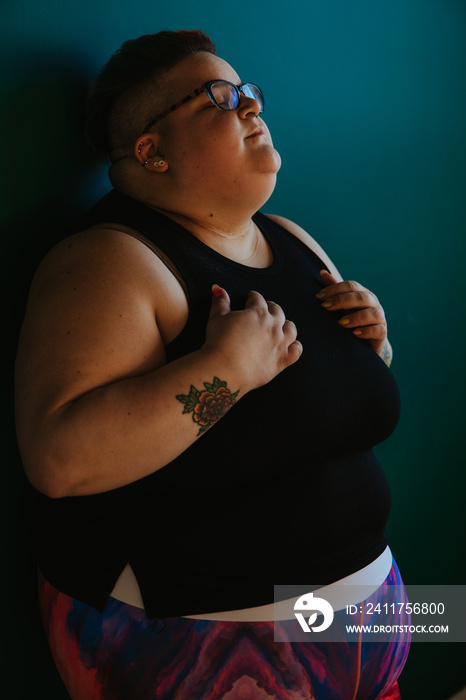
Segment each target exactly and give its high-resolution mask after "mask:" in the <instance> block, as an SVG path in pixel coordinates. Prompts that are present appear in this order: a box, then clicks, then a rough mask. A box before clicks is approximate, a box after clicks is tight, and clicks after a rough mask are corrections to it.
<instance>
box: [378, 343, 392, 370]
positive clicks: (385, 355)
mask: <svg viewBox="0 0 466 700" xmlns="http://www.w3.org/2000/svg"><path fill="white" fill-rule="evenodd" d="M380 357H381V358H382V360H383V361H384V362H385V364H386V365H387V367H390V365H391V364H392V359H393V352H392V349H391V347H390V343H389V342H388V341H385V345H384V346H383V348H382V354H381V356H380Z"/></svg>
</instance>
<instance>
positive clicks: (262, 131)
mask: <svg viewBox="0 0 466 700" xmlns="http://www.w3.org/2000/svg"><path fill="white" fill-rule="evenodd" d="M262 134H265V129H264V128H263V127H262V126H258V127H257V129H254V131H253V132H252V133H251V134H249V136H246V139H252V138H254V137H255V136H262ZM246 139H245V140H246Z"/></svg>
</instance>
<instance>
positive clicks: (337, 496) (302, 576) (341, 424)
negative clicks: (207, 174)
mask: <svg viewBox="0 0 466 700" xmlns="http://www.w3.org/2000/svg"><path fill="white" fill-rule="evenodd" d="M254 221H255V222H256V224H257V225H258V226H259V228H260V229H261V231H262V233H263V234H264V236H265V237H266V239H267V241H268V243H269V245H270V247H271V250H272V252H273V263H272V264H271V265H270V266H269V267H267V268H251V267H248V266H245V265H242V264H240V263H237V262H233V261H231V260H229V259H227V258H225V257H223V256H222V255H220V254H219V253H217V252H215V251H213V250H212V249H210V248H209V247H208V246H206V245H205V244H203V243H202V242H201V241H199V240H198V239H197V238H196V237H195V236H193V235H192V234H191V233H190V232H188V231H187V230H186V229H184V228H183V227H182V226H180V225H179V224H177V223H175V222H174V221H172V220H171V219H169V218H167V217H165V216H163V215H162V214H160V213H158V212H156V211H154V210H152V209H150V208H149V207H146V206H145V205H143V204H141V203H139V202H136V201H135V200H133V199H130V198H129V197H126V196H124V195H121V194H119V193H117V192H115V191H112V192H110V193H109V194H108V195H106V196H105V197H104V198H103V199H102V200H100V202H98V203H97V205H96V206H95V207H93V209H91V210H90V212H88V214H87V215H86V216H85V217H84V219H83V220H81V221H80V222H79V229H78V228H77V230H82V229H84V228H87V227H89V226H92V225H95V224H99V223H104V222H106V223H110V222H111V223H115V224H125V225H127V226H131V227H132V228H133V229H135V230H136V231H138V232H140V233H142V234H143V235H145V236H146V237H147V238H148V239H150V240H151V241H152V242H153V243H154V244H155V245H156V246H157V247H158V248H159V249H161V250H162V251H163V252H164V253H166V255H167V256H168V257H169V258H170V259H171V261H172V262H173V263H174V264H175V266H176V267H177V269H178V271H179V272H180V273H181V275H182V277H183V279H184V281H185V284H186V288H187V294H188V302H189V318H188V321H187V324H186V326H185V327H184V329H183V330H182V332H181V333H180V335H179V336H178V337H177V338H176V339H175V340H174V341H173V342H171V343H170V344H169V345H168V346H167V348H166V351H167V359H168V361H171V360H174V359H176V358H178V357H181V356H183V355H186V354H187V353H190V352H192V351H194V350H196V349H198V348H199V347H200V346H201V345H202V344H203V342H204V337H205V327H206V323H207V318H208V313H209V309H210V303H211V286H212V284H213V283H217V284H219V285H221V286H222V287H224V288H225V289H226V290H227V291H228V293H229V295H230V297H231V300H232V307H233V309H240V308H243V306H244V303H245V301H246V296H247V293H248V291H249V290H250V289H255V290H257V291H259V292H260V293H261V294H263V295H264V297H265V298H266V299H268V300H273V301H275V302H277V303H278V304H280V305H281V306H282V308H283V310H284V312H285V314H286V316H287V318H289V319H291V320H293V321H294V322H295V323H296V326H297V328H298V338H299V339H300V340H301V342H302V344H303V347H304V352H303V354H302V356H301V358H300V359H299V360H298V362H296V363H295V364H294V365H292V366H291V367H289V368H287V369H286V370H284V371H283V372H281V373H280V374H279V375H278V376H277V377H275V378H274V379H273V380H272V381H271V382H269V383H268V384H267V385H265V386H263V387H261V388H259V389H256V390H254V391H251V392H249V393H248V394H247V395H246V396H244V397H243V398H242V399H241V400H240V401H238V403H237V404H236V405H235V406H233V408H232V409H231V410H230V411H229V413H228V414H227V415H226V416H225V417H224V418H222V419H221V420H220V421H219V422H218V423H217V424H216V425H215V426H213V427H212V428H211V429H210V430H209V431H208V432H206V433H205V434H204V435H203V436H202V437H201V438H200V439H199V440H197V441H196V442H195V443H194V444H193V445H192V446H191V447H189V448H188V449H187V450H186V451H185V452H183V453H182V454H181V455H180V456H179V457H177V458H176V459H175V460H173V462H171V463H170V464H167V465H166V466H164V467H163V468H162V469H159V470H157V471H155V472H154V473H153V474H150V475H149V476H147V477H145V478H143V479H140V480H138V481H135V482H133V483H131V484H129V485H127V486H124V487H122V488H118V489H115V490H112V491H107V492H105V493H102V494H96V495H92V496H80V497H69V498H63V499H49V498H47V497H45V496H42V495H39V496H38V499H39V502H40V503H39V505H40V512H39V517H38V519H37V529H38V553H39V565H40V567H41V570H42V572H43V574H44V576H45V577H46V578H47V579H48V580H49V581H50V583H52V584H53V585H54V586H56V587H57V588H58V589H59V590H61V591H63V592H64V593H67V594H68V595H70V596H72V597H75V598H78V599H80V600H82V601H84V602H87V603H88V604H90V605H92V606H93V607H96V608H97V609H100V610H102V609H103V607H104V606H105V602H106V599H107V597H108V594H109V593H110V591H111V590H112V588H113V585H114V584H115V581H116V579H117V577H118V575H119V574H120V572H121V571H122V569H123V568H124V566H125V565H126V563H127V562H129V563H130V564H131V567H132V568H133V570H134V573H135V575H136V578H137V580H138V583H139V586H140V589H141V593H142V597H143V601H144V605H145V608H146V611H147V614H148V616H149V617H171V616H183V615H190V614H196V613H203V612H214V611H221V610H232V609H241V608H246V607H252V606H257V605H264V604H267V603H271V602H273V599H274V589H273V586H274V584H278V583H280V584H282V583H287V584H293V585H294V584H306V585H307V584H311V585H325V584H328V583H331V582H333V581H335V580H338V579H339V578H342V577H344V576H347V575H349V574H351V573H353V572H354V571H357V570H358V569H360V568H362V567H364V566H366V565H367V564H369V563H370V562H371V561H373V560H374V559H375V558H376V557H377V556H378V555H379V554H380V553H381V552H382V551H383V549H384V548H385V546H386V537H385V534H384V528H385V524H386V521H387V518H388V515H389V509H390V492H389V486H388V483H387V480H386V477H385V475H384V473H383V471H382V468H381V466H380V464H379V462H378V460H377V459H376V457H375V455H374V453H373V451H372V448H373V447H374V446H375V445H376V444H377V443H380V442H381V441H382V440H385V439H386V438H387V437H388V435H390V433H391V432H392V431H393V429H394V427H395V425H396V423H397V420H398V416H399V395H398V390H397V387H396V384H395V381H394V379H393V376H392V374H391V372H390V370H389V369H388V368H387V367H386V366H385V364H384V362H383V361H382V360H381V359H380V357H379V356H378V355H377V354H376V353H375V352H374V351H373V350H372V349H371V348H370V347H369V346H368V345H367V344H366V342H365V341H363V340H361V339H359V338H356V337H355V336H354V335H353V334H352V333H351V332H350V331H349V330H348V329H345V328H343V327H341V326H340V325H339V324H338V323H337V320H338V318H339V314H338V313H336V312H335V313H334V312H328V311H326V310H325V309H323V308H322V307H321V305H320V303H319V301H318V300H317V299H316V298H315V294H316V292H318V291H319V290H320V289H321V286H322V285H321V282H320V276H319V271H320V270H321V269H322V268H324V267H325V264H324V263H323V262H322V261H321V260H320V259H319V258H318V257H317V255H315V254H314V253H313V252H312V251H311V250H309V249H308V248H307V247H306V246H305V245H304V244H303V243H302V242H301V241H300V240H298V239H297V238H296V237H295V236H294V235H292V234H291V233H289V232H288V231H287V230H285V229H284V228H283V227H282V226H280V225H278V224H276V223H275V222H272V221H271V220H270V219H268V218H267V217H266V216H264V215H263V214H260V213H258V214H256V215H255V216H254ZM212 380H213V376H212V377H208V376H206V378H205V381H207V382H211V381H212ZM188 389H189V387H187V390H188ZM231 389H232V390H235V388H234V387H231ZM174 400H175V399H174ZM182 410H183V407H182V406H181V404H180V411H182ZM187 419H188V417H187ZM297 595H298V593H297Z"/></svg>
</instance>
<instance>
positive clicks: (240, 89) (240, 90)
mask: <svg viewBox="0 0 466 700" xmlns="http://www.w3.org/2000/svg"><path fill="white" fill-rule="evenodd" d="M218 83H226V84H228V85H231V87H233V88H234V90H235V92H236V96H237V100H238V101H237V103H236V107H222V105H220V104H219V103H218V102H217V100H216V99H215V97H214V95H213V93H212V86H213V85H215V84H218ZM249 85H252V86H253V87H254V88H256V90H258V91H259V94H260V96H261V100H262V109H260V110H259V114H262V112H263V111H264V106H265V102H264V94H263V92H262V90H261V89H260V87H259V86H258V85H256V84H255V83H241V85H235V84H234V83H230V81H229V80H209V81H208V82H207V83H204V84H203V85H202V86H201V87H200V88H196V90H193V91H192V92H190V93H189V95H186V97H184V98H183V99H182V100H180V101H179V102H177V103H176V104H174V105H172V106H171V107H168V109H165V110H164V111H163V112H161V113H160V114H158V115H157V116H156V117H154V119H152V120H151V121H150V122H149V123H148V124H147V126H146V127H145V128H144V130H143V132H142V133H143V134H147V132H148V131H149V129H150V128H151V127H152V126H154V124H156V123H157V122H158V121H159V120H160V119H162V118H163V117H166V116H167V114H170V113H171V112H174V111H175V109H178V107H181V106H182V105H184V104H186V102H189V101H190V100H192V99H193V98H194V97H197V96H198V95H200V94H201V93H202V92H205V93H206V94H207V95H208V97H209V99H210V101H211V102H212V103H213V104H214V105H215V106H216V107H218V109H221V110H222V111H223V112H231V111H233V110H234V109H238V105H239V103H240V101H241V95H244V96H245V97H250V96H249V95H246V94H245V93H244V88H245V87H248V86H249ZM250 99H255V98H253V97H251V98H250ZM259 106H260V104H259Z"/></svg>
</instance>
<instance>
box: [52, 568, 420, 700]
mask: <svg viewBox="0 0 466 700" xmlns="http://www.w3.org/2000/svg"><path fill="white" fill-rule="evenodd" d="M387 585H390V586H397V588H396V591H397V600H398V601H403V602H406V594H405V591H404V587H403V583H402V581H401V577H400V574H399V571H398V568H397V566H396V564H395V563H394V562H393V565H392V568H391V570H390V573H389V575H388V577H387V579H386V580H385V581H384V583H383V584H382V585H381V586H380V588H379V589H378V590H377V591H376V593H374V594H373V595H372V596H371V598H370V600H371V602H373V603H377V602H383V600H384V588H385V587H386V586H387ZM390 590H393V589H390ZM39 594H40V604H41V610H42V618H43V622H44V627H45V631H46V635H47V638H48V642H49V646H50V650H51V652H52V655H53V658H54V661H55V664H56V666H57V668H58V671H59V672H60V675H61V677H62V679H63V682H64V684H65V686H66V688H67V690H68V692H69V694H70V696H71V698H72V700H396V699H397V698H399V697H400V695H399V691H398V683H397V681H396V679H397V678H398V676H399V674H400V673H401V670H402V668H403V666H404V664H405V661H406V657H407V655H408V650H409V639H408V638H407V637H406V635H405V636H404V637H398V638H397V637H396V636H395V637H394V638H393V641H390V642H367V641H364V639H360V640H359V641H356V642H338V643H324V642H321V643H313V642H284V643H283V642H274V623H273V622H218V621H212V620H193V619H189V618H183V617H179V618H167V619H165V620H159V619H152V620H150V619H148V618H147V616H146V614H145V612H144V610H141V609H139V608H136V607H134V606H131V605H127V604H126V603H121V602H120V601H118V600H115V599H114V598H109V600H108V602H107V606H106V608H105V610H104V611H103V613H99V612H98V611H97V610H95V609H94V608H92V607H89V606H88V605H85V604H84V603H81V602H79V601H77V600H74V599H73V598H70V597H68V596H66V595H64V594H63V593H60V592H59V591H57V590H56V589H55V588H53V586H51V585H50V584H49V583H48V582H47V581H46V580H45V579H44V578H43V577H42V576H40V577H39ZM337 614H338V613H337ZM292 622H293V623H296V621H292ZM356 622H357V623H359V622H361V619H360V616H359V615H358V620H356ZM364 622H368V619H366V620H364ZM275 624H280V625H281V626H282V627H281V634H282V635H285V638H286V625H287V624H289V622H288V621H285V622H283V623H275ZM396 624H409V620H408V619H405V620H404V622H403V621H400V619H399V618H398V619H397V621H396Z"/></svg>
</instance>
